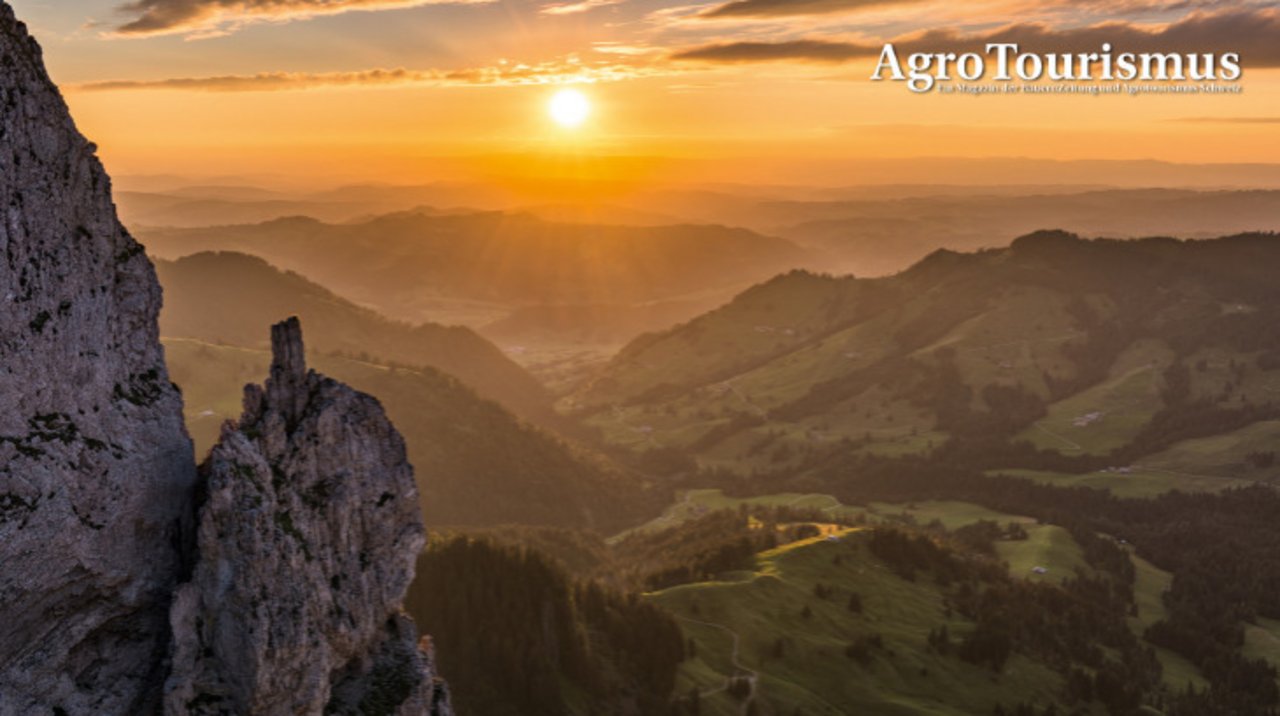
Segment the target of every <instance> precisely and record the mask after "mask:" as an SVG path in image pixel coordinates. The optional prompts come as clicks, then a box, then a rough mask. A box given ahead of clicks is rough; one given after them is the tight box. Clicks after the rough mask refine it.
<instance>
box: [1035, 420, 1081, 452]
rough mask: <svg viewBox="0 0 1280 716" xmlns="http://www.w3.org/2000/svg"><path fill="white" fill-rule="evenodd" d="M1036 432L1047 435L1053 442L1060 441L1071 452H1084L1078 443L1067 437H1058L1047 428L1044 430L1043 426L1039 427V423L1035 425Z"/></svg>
mask: <svg viewBox="0 0 1280 716" xmlns="http://www.w3.org/2000/svg"><path fill="white" fill-rule="evenodd" d="M1036 430H1039V431H1040V432H1042V433H1044V434H1045V435H1048V436H1049V437H1051V438H1053V439H1054V440H1060V441H1061V442H1062V443H1063V444H1064V445H1066V446H1067V447H1069V448H1071V449H1072V450H1079V451H1080V452H1084V446H1082V445H1080V444H1079V443H1077V442H1075V441H1074V440H1071V439H1069V438H1067V437H1065V436H1062V435H1059V434H1057V433H1055V432H1053V431H1052V430H1050V429H1049V428H1046V427H1045V426H1043V425H1041V424H1040V423H1036Z"/></svg>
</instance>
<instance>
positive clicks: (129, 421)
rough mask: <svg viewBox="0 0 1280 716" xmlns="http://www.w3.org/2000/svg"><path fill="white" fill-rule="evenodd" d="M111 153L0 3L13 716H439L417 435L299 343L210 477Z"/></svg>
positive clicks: (3, 443) (0, 391)
mask: <svg viewBox="0 0 1280 716" xmlns="http://www.w3.org/2000/svg"><path fill="white" fill-rule="evenodd" d="M94 151H95V150H94V147H93V145H91V144H89V143H88V142H87V141H86V140H85V139H84V138H83V137H82V136H81V135H80V133H79V132H78V131H77V130H76V128H75V125H74V123H73V122H72V120H71V117H70V114H69V112H68V110H67V107H66V105H65V104H64V103H63V101H62V98H61V96H60V95H59V93H58V91H57V88H56V87H55V86H54V85H53V83H52V82H51V81H50V80H49V78H48V76H47V74H46V73H45V70H44V67H43V62H42V59H41V53H40V48H39V47H38V46H37V45H36V43H35V41H34V40H32V39H31V38H30V37H29V36H28V35H27V32H26V29H25V28H24V26H23V25H22V24H21V23H19V22H17V21H16V20H15V18H14V15H13V12H12V10H11V9H10V8H9V6H8V5H7V4H6V3H4V2H3V0H0V211H2V212H3V215H2V216H0V303H2V304H3V311H0V716H11V715H20V716H26V715H28V714H32V715H35V714H39V715H40V716H48V715H49V714H54V716H57V715H59V714H63V715H76V716H78V715H79V714H95V715H98V714H102V715H107V716H110V715H114V714H120V715H128V716H135V715H138V714H157V713H160V712H161V711H162V710H163V712H165V713H168V714H211V713H216V714H320V713H337V714H345V713H362V714H447V713H448V699H447V694H446V692H445V690H444V689H443V688H442V687H441V686H440V685H439V684H438V683H437V682H436V680H435V677H434V671H433V668H432V663H431V658H430V650H429V649H425V650H424V649H420V648H419V645H418V643H417V636H416V630H415V629H414V627H413V624H412V623H411V622H410V621H409V620H408V619H407V618H405V617H403V616H402V615H401V614H400V610H399V605H400V601H401V599H402V598H403V596H404V593H405V590H406V589H407V587H408V584H409V582H410V581H411V579H412V577H413V562H414V559H415V557H416V555H417V552H418V550H419V549H420V547H421V545H422V542H423V528H422V524H421V520H420V517H419V513H418V500H417V496H416V494H415V487H414V481H413V475H412V470H411V468H410V467H409V465H408V463H407V462H406V460H405V455H404V445H403V442H402V440H401V439H400V436H399V435H398V434H397V433H396V431H395V429H394V428H393V427H392V426H391V424H390V423H389V422H388V421H387V419H386V417H385V416H384V415H383V412H382V409H381V407H380V406H379V405H378V404H377V402H376V401H374V400H373V399H372V398H369V397H368V396H365V395H362V394H359V393H356V392H354V391H352V390H350V389H348V388H346V387H345V386H342V385H340V384H338V383H336V382H334V381H331V380H327V379H325V378H322V377H320V376H318V375H316V374H314V373H309V372H307V370H306V368H305V365H304V362H303V354H302V342H301V335H300V328H299V326H298V325H297V323H296V321H294V322H290V323H286V324H283V325H282V326H280V327H278V328H277V330H276V334H275V336H274V338H275V348H276V351H275V353H276V360H275V365H274V366H273V368H272V371H271V376H270V377H269V379H268V380H267V383H266V388H265V390H261V389H253V388H251V389H249V390H248V392H247V398H246V411H245V415H244V418H243V419H242V420H241V421H240V423H239V424H238V425H237V426H229V427H228V428H227V429H226V430H225V435H224V439H223V441H222V443H221V444H220V445H219V446H218V447H217V448H216V449H215V450H214V452H213V454H212V456H211V458H210V460H209V461H208V463H207V464H206V465H205V466H204V467H203V468H201V472H200V475H199V476H197V470H196V466H195V464H194V458H193V455H192V449H191V441H190V440H189V439H188V437H187V434H186V431H185V429H184V427H183V424H182V417H181V416H182V401H181V396H180V394H179V391H178V389H177V388H176V387H175V386H173V385H172V384H171V383H170V382H169V377H168V373H167V370H166V368H165V362H164V355H163V352H162V349H161V347H160V342H159V337H158V335H157V320H156V318H157V313H158V311H159V309H160V300H161V296H160V288H159V285H158V284H157V282H156V277H155V273H154V271H153V269H152V266H151V263H150V262H149V261H148V260H147V257H146V255H145V253H144V251H143V248H142V247H141V246H139V245H138V244H137V243H136V242H135V241H134V240H133V239H132V238H131V237H130V236H129V234H128V233H127V232H126V231H125V230H124V229H123V228H122V227H121V225H120V223H119V221H118V220H117V218H116V213H115V207H114V206H113V204H112V200H111V188H110V182H109V180H108V178H107V176H106V174H105V173H104V172H103V169H102V166H101V165H100V163H99V162H98V160H97V159H96V158H95V156H94ZM179 585H181V586H179Z"/></svg>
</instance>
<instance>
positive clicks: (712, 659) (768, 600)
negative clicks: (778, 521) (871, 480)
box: [650, 531, 1060, 716]
mask: <svg viewBox="0 0 1280 716" xmlns="http://www.w3.org/2000/svg"><path fill="white" fill-rule="evenodd" d="M837 557H838V558H839V563H838V564H837V563H836V561H835V560H836V559H837ZM818 583H822V584H825V585H829V586H831V587H833V588H834V595H833V596H831V597H830V598H828V599H826V600H823V599H819V598H817V597H815V596H814V594H813V589H814V585H816V584H818ZM851 592H857V593H858V594H859V595H861V596H862V599H863V604H864V610H863V613H862V614H854V613H852V612H850V611H849V610H848V608H847V606H846V602H847V600H848V595H849V594H850V593H851ZM650 598H652V599H654V600H655V601H657V602H658V603H659V604H661V605H662V606H664V607H665V608H667V609H669V610H671V611H672V612H673V613H675V614H677V615H678V616H680V617H681V623H682V626H683V627H684V629H685V631H686V636H688V637H690V638H693V639H694V640H695V641H696V642H697V646H698V650H697V653H698V657H697V658H696V659H694V660H692V661H691V662H687V663H686V665H685V667H684V668H683V670H682V673H681V679H680V685H679V686H678V687H677V691H678V692H684V693H687V692H688V691H689V689H691V688H695V687H696V688H698V689H700V690H702V691H703V692H704V693H705V694H706V696H705V697H704V698H703V709H704V710H703V713H710V714H733V713H738V710H737V709H738V704H736V703H734V702H733V701H732V699H731V698H730V697H729V696H728V695H727V694H726V693H724V692H723V691H720V689H721V688H722V686H723V683H724V680H725V677H726V676H727V675H729V674H732V673H734V671H735V669H734V667H733V659H732V655H733V653H732V652H733V643H734V638H733V635H734V634H736V635H738V640H739V644H738V654H737V661H738V663H739V664H740V665H741V666H743V667H745V668H746V669H749V670H751V671H754V672H757V673H758V674H759V699H760V704H759V705H760V706H761V707H762V708H761V713H764V714H774V713H776V714H791V713H794V712H795V709H796V708H799V709H802V712H803V713H805V714H833V715H834V714H848V713H875V714H885V715H886V716H892V715H894V714H903V715H906V714H939V715H941V714H974V713H989V712H990V711H991V709H992V708H993V707H994V706H995V704H996V703H998V702H1001V701H1003V702H1005V703H1011V702H1014V701H1020V700H1024V699H1039V700H1043V699H1044V698H1046V697H1047V696H1049V695H1051V694H1053V693H1054V692H1055V691H1056V689H1057V688H1058V686H1059V684H1060V678H1059V677H1058V676H1057V675H1056V674H1055V673H1053V672H1052V671H1050V670H1049V669H1047V668H1045V667H1043V666H1041V665H1038V664H1036V663H1033V662H1031V661H1028V660H1026V659H1024V658H1022V657H1015V658H1014V659H1013V660H1011V662H1010V663H1009V665H1008V666H1007V667H1006V669H1005V671H1004V673H1002V674H1000V675H996V674H993V673H992V672H990V671H989V670H986V669H983V668H979V667H976V666H973V665H970V664H967V663H965V662H962V661H960V660H959V659H957V658H955V657H953V656H940V655H938V654H935V653H932V652H930V651H929V650H928V649H927V648H926V637H927V635H928V633H929V631H930V630H931V629H933V628H936V627H938V626H941V625H942V624H947V626H948V629H949V630H950V631H951V632H952V634H953V635H961V634H963V633H965V631H966V630H967V629H969V628H971V625H969V624H966V623H965V622H964V621H963V620H962V619H960V618H958V617H953V618H952V619H951V620H950V621H948V620H947V618H946V617H945V615H944V611H943V604H942V596H941V593H940V591H939V590H938V588H937V587H936V586H935V585H933V584H930V583H928V581H927V580H925V579H920V580H917V581H915V582H907V581H905V580H903V579H901V578H899V577H897V576H896V575H894V574H893V573H892V572H891V571H890V570H889V569H888V568H887V567H885V566H884V565H883V564H882V563H881V562H880V561H879V560H877V559H876V558H874V557H873V556H871V555H870V553H869V552H868V550H867V548H866V546H865V544H864V540H863V539H862V537H861V535H859V534H857V533H856V532H855V531H848V532H846V533H845V539H844V540H843V541H840V542H830V541H827V540H826V539H825V538H817V539H813V540H807V541H804V542H799V543H795V544H792V545H788V546H786V547H781V548H779V549H776V550H772V551H770V552H765V553H763V554H761V555H760V556H759V558H758V565H757V570H756V572H755V573H753V574H750V575H743V578H742V579H740V580H737V581H728V582H711V583H703V584H694V585H686V586H681V587H676V588H673V589H669V590H666V591H663V592H660V593H656V594H653V595H651V596H650ZM804 606H808V607H809V608H810V610H811V612H812V614H811V616H810V617H809V618H807V619H806V618H805V617H804V616H803V615H802V613H801V612H802V609H803V607H804ZM712 625H717V626H712ZM877 633H878V634H880V635H882V636H883V638H884V641H885V646H886V648H885V649H884V650H877V651H874V652H873V659H872V662H871V664H870V665H868V666H860V665H858V664H857V663H856V662H854V661H851V660H850V659H848V658H847V657H846V656H845V655H844V648H845V646H846V645H848V644H849V643H850V641H852V640H853V639H855V638H858V637H859V636H868V635H871V634H877ZM779 639H781V640H782V642H783V654H784V655H783V657H782V658H777V657H776V656H775V652H774V649H775V644H776V643H777V642H778V640H779Z"/></svg>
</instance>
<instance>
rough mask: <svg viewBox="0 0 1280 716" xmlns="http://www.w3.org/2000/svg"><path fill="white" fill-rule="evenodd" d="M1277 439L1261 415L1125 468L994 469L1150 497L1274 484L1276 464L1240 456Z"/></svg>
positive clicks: (1275, 428)
mask: <svg viewBox="0 0 1280 716" xmlns="http://www.w3.org/2000/svg"><path fill="white" fill-rule="evenodd" d="M1277 445H1280V421H1277V420H1264V421H1261V422H1258V423H1254V424H1253V425H1248V426H1245V427H1243V428H1241V429H1239V430H1235V431H1232V432H1229V433H1223V434H1221V435H1214V436H1212V437H1208V438H1198V439H1195V440H1184V441H1182V442H1179V443H1176V444H1174V445H1173V446H1171V447H1170V448H1169V449H1167V450H1164V451H1163V452H1159V453H1156V454H1155V455H1152V456H1150V457H1146V458H1143V459H1142V460H1141V461H1139V462H1138V464H1136V465H1134V466H1132V471H1131V472H1130V473H1128V474H1122V473H1119V472H1114V471H1112V472H1091V473H1085V474H1083V475H1068V474H1062V473H1053V472H1040V471H1035V470H1001V471H999V472H1002V473H1004V474H1006V475H1012V476H1015V477H1025V478H1028V479H1032V480H1035V481H1037V482H1043V483H1045V484H1052V485H1058V486H1063V487H1092V488H1095V489H1101V490H1110V491H1112V492H1113V493H1115V494H1116V495H1118V496H1120V497H1154V496H1156V495H1160V494H1163V493H1165V492H1169V491H1170V490H1181V491H1183V492H1217V491H1220V490H1225V489H1228V488H1231V487H1244V486H1247V485H1251V484H1254V483H1255V482H1265V483H1268V484H1275V483H1276V482H1277V481H1278V480H1280V466H1273V467H1270V468H1267V469H1260V468H1256V467H1253V466H1251V465H1250V464H1249V463H1248V461H1247V459H1246V458H1247V456H1248V455H1249V453H1252V452H1269V451H1274V450H1275V449H1276V446H1277Z"/></svg>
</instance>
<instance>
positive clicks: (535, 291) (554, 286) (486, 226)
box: [141, 212, 809, 325]
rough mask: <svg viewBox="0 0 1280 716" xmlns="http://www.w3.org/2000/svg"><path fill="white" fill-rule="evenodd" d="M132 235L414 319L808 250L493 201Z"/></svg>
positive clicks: (637, 294) (714, 278)
mask: <svg viewBox="0 0 1280 716" xmlns="http://www.w3.org/2000/svg"><path fill="white" fill-rule="evenodd" d="M141 235H142V237H143V239H144V240H145V242H146V244H147V247H148V250H149V251H150V252H152V253H153V254H155V255H157V256H159V257H160V258H166V259H173V258H177V257H180V256H185V255H188V254H192V253H198V252H203V251H210V250H215V251H240V252H245V253H251V254H254V255H257V256H260V257H262V258H265V259H267V260H268V261H270V262H271V263H273V264H275V265H277V266H280V267H281V268H284V269H288V270H292V271H297V272H299V273H301V274H303V275H305V276H306V277H307V278H309V279H311V280H314V281H317V282H319V283H321V284H323V285H324V286H326V287H328V288H330V289H332V290H334V291H336V292H338V293H339V294H341V295H344V296H348V297H351V298H352V299H354V300H356V301H358V302H361V303H365V304H369V305H372V306H375V307H377V309H378V310H379V311H380V312H382V313H384V314H386V315H389V316H392V317H396V318H400V319H404V320H409V321H412V322H422V321H426V320H432V319H434V320H439V319H440V316H441V313H442V311H448V310H453V311H455V312H459V313H460V314H465V313H467V312H471V313H473V314H475V315H472V316H470V317H471V318H472V319H473V321H474V320H476V319H478V318H479V317H480V316H482V315H483V314H484V312H485V311H488V313H489V315H490V319H491V320H493V319H499V318H502V317H504V316H505V315H506V314H507V313H508V311H509V309H510V308H511V307H512V306H529V305H544V304H545V305H613V304H627V305H630V304H637V303H644V302H651V301H670V300H675V299H682V300H688V299H692V298H696V297H698V296H705V295H708V294H717V293H718V292H722V291H725V290H740V289H741V288H743V287H745V286H747V285H749V284H751V283H754V282H756V281H760V280H762V279H764V278H767V277H768V276H771V275H773V274H775V273H777V272H779V271H781V270H786V269H788V268H791V267H793V266H798V265H803V264H804V263H806V261H807V260H808V259H809V257H808V255H807V254H806V253H805V252H804V251H802V250H801V249H799V248H797V247H796V246H794V245H793V244H791V243H789V242H786V241H783V240H781V239H776V238H771V237H768V236H763V235H760V234H756V233H753V232H751V231H747V230H745V229H732V228H726V227H723V226H697V225H683V226H666V227H661V228H655V227H626V226H602V225H587V224H578V223H572V224H558V223H553V222H548V221H544V220H542V219H538V218H536V217H533V216H531V215H527V214H506V213H496V212H489V213H472V214H450V215H436V214H429V213H424V212H405V213H400V214H392V215H386V216H381V217H378V218H376V219H371V220H368V221H363V222H359V223H353V224H341V225H339V224H326V223H323V222H320V221H317V220H314V219H306V218H291V219H278V220H275V221H270V222H266V223H261V224H253V225H244V226H221V227H210V228H201V229H167V230H148V231H143V232H141ZM473 321H469V322H473ZM473 325H474V322H473Z"/></svg>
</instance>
